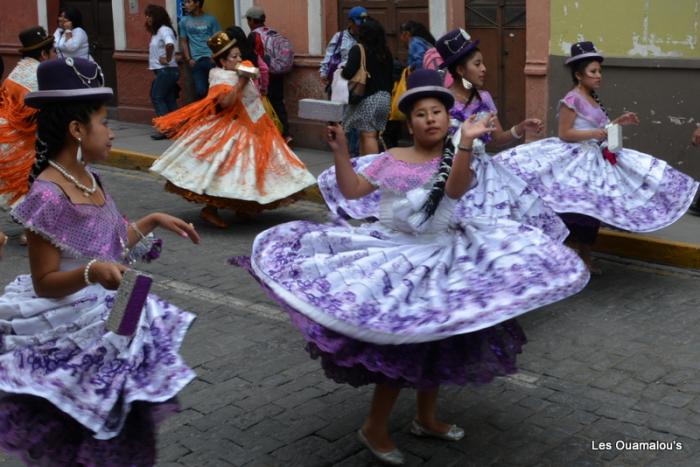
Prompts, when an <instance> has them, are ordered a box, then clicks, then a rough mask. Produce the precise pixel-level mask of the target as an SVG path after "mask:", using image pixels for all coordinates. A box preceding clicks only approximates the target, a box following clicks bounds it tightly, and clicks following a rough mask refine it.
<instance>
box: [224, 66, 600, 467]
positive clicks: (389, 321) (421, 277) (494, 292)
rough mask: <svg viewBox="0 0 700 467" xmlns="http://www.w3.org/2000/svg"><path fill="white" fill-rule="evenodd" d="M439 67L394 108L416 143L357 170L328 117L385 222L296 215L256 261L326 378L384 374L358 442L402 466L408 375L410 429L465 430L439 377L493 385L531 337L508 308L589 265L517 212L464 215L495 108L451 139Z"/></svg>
mask: <svg viewBox="0 0 700 467" xmlns="http://www.w3.org/2000/svg"><path fill="white" fill-rule="evenodd" d="M441 82H442V80H441V77H440V75H439V74H438V73H436V72H435V71H432V70H418V71H416V72H414V73H412V74H411V75H410V76H409V78H408V91H407V92H406V93H405V94H404V95H403V96H402V98H401V101H400V103H399V107H400V109H401V111H402V112H404V113H405V114H406V115H407V116H408V124H409V128H411V131H412V132H413V137H414V146H412V147H410V148H394V149H392V150H391V151H389V152H385V153H383V154H381V155H379V156H378V157H376V158H375V159H374V161H373V162H372V163H371V164H369V166H367V167H366V168H365V169H364V170H362V171H361V174H357V173H355V171H354V169H353V167H352V164H351V161H350V156H349V154H348V148H347V142H346V140H345V137H344V132H343V130H342V128H340V127H339V126H330V127H328V143H329V145H330V146H331V148H332V150H333V152H334V155H335V166H336V174H337V182H338V186H339V188H340V190H341V191H342V193H343V195H344V196H345V197H346V198H358V197H362V196H366V195H368V194H369V193H372V192H374V191H378V192H379V193H380V208H379V222H376V223H371V224H364V225H361V226H359V227H352V226H349V225H316V224H312V223H309V222H301V221H299V222H290V223H287V224H282V225H279V226H277V227H274V228H272V229H269V230H267V231H264V232H262V233H261V234H260V235H258V237H257V238H256V239H255V243H254V246H253V252H252V257H251V258H250V263H246V259H244V258H240V257H239V258H233V259H232V262H233V263H234V264H238V265H244V266H248V267H250V268H251V272H252V274H253V275H254V276H255V277H257V279H258V280H259V281H260V283H261V284H262V286H263V287H264V288H265V289H266V290H267V291H268V293H269V294H270V295H271V296H272V297H273V298H274V299H276V300H277V301H278V302H279V303H280V304H281V305H282V306H283V307H284V308H285V309H286V310H287V311H288V312H289V314H290V317H291V319H292V322H293V324H294V325H295V326H296V327H297V328H299V330H300V331H301V332H302V334H303V336H304V338H305V339H306V340H307V342H308V346H307V349H308V350H309V352H310V354H311V356H312V357H314V358H320V359H321V362H322V366H323V368H324V370H325V371H326V374H327V376H328V377H330V378H332V379H333V380H334V381H336V382H341V383H348V384H351V385H353V386H360V385H364V384H376V388H375V392H374V398H373V401H372V405H371V408H370V413H369V415H368V417H367V419H366V421H365V423H364V425H363V426H362V428H361V429H360V430H359V431H358V437H359V439H360V441H361V442H362V443H363V444H364V445H365V446H366V447H367V448H368V449H369V450H370V451H371V452H372V453H373V454H374V455H375V456H376V457H377V458H379V459H380V460H382V461H384V462H387V463H390V464H394V465H399V464H401V463H402V462H403V457H402V455H401V453H400V451H399V450H398V449H397V448H396V446H395V445H394V443H393V441H392V440H391V437H390V435H389V425H388V422H389V415H390V414H391V411H392V407H393V406H394V403H395V401H396V399H397V397H398V395H399V391H400V389H401V388H402V387H411V388H415V389H417V390H418V395H417V414H416V418H415V419H414V421H413V423H412V426H411V432H412V433H414V434H415V435H417V436H431V437H435V438H439V439H444V440H458V439H460V438H461V437H462V436H463V435H464V431H463V430H462V429H461V428H459V427H457V426H456V425H452V424H449V423H445V422H443V421H441V420H439V419H438V417H437V413H436V410H437V408H436V402H437V395H438V389H439V387H440V386H441V385H443V384H466V383H486V382H488V381H490V380H491V379H493V378H494V377H495V376H498V375H504V374H508V373H512V372H514V371H516V366H515V358H516V354H517V353H519V352H520V351H521V346H522V345H523V344H524V343H525V336H524V334H523V332H522V330H521V328H520V327H519V326H518V324H517V323H516V322H515V321H514V320H513V319H512V318H514V317H516V316H518V315H520V314H523V313H525V312H527V311H529V310H532V309H535V308H538V307H540V306H543V305H546V304H548V303H552V302H554V301H557V300H560V299H563V298H565V297H567V296H569V295H572V294H574V293H576V292H578V291H579V290H580V289H581V288H582V287H583V286H584V285H585V284H586V282H587V280H588V273H587V271H586V268H585V266H584V264H583V263H582V262H581V261H580V259H579V258H578V257H577V256H576V255H575V254H574V253H573V252H572V251H571V250H569V249H568V248H566V247H564V246H563V245H562V244H561V243H559V242H556V241H554V240H552V239H551V238H549V237H548V236H546V235H545V234H544V233H542V231H540V230H539V229H535V228H532V227H529V226H526V225H523V224H520V223H517V222H514V221H510V220H506V219H501V220H493V219H483V218H481V219H480V218H460V220H459V221H454V220H453V216H452V211H453V210H454V209H455V206H456V205H457V202H458V200H459V199H460V198H461V197H463V196H464V194H465V193H467V192H468V191H469V190H471V189H474V187H475V186H478V185H479V183H481V180H479V179H478V177H475V172H473V171H471V170H470V169H469V166H470V164H471V152H472V145H473V144H474V141H475V138H476V137H479V136H481V135H484V134H488V132H489V131H491V129H492V128H493V126H492V125H493V123H494V119H493V117H492V116H489V117H487V118H485V119H482V120H480V121H479V122H475V121H474V119H470V120H468V121H466V122H465V123H464V124H462V126H461V132H457V135H458V136H457V141H458V144H457V145H453V144H452V141H451V139H449V138H448V139H447V140H446V136H447V132H448V128H449V115H448V113H447V110H448V109H449V108H450V107H451V106H452V104H453V102H454V98H453V97H452V94H450V92H449V91H448V90H447V89H445V88H443V87H441Z"/></svg>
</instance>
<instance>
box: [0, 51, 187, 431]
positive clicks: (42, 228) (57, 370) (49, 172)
mask: <svg viewBox="0 0 700 467" xmlns="http://www.w3.org/2000/svg"><path fill="white" fill-rule="evenodd" d="M37 80H38V84H39V91H36V92H32V93H29V94H27V96H26V98H25V102H26V103H27V105H30V106H33V107H37V108H39V112H38V114H37V151H36V153H37V156H36V163H35V165H34V168H33V169H32V174H31V179H30V180H31V188H30V190H29V192H28V193H27V195H26V196H25V198H24V199H23V200H22V201H20V202H19V203H18V204H17V205H15V206H14V208H13V210H12V213H11V214H12V217H13V218H14V220H15V221H16V222H18V223H20V224H22V225H23V226H24V227H25V229H26V232H27V237H28V241H29V245H28V250H29V266H30V270H31V275H21V276H18V277H17V278H16V279H15V280H14V281H13V282H12V283H10V284H9V285H8V286H7V287H6V288H5V293H4V295H2V296H0V391H2V392H7V393H14V394H27V395H34V396H37V397H41V398H44V399H46V400H48V401H49V402H51V403H52V404H53V405H55V406H56V407H57V408H58V409H60V410H61V411H63V412H65V413H66V414H68V415H70V416H71V417H73V418H74V419H75V420H76V421H78V422H79V423H80V424H82V425H83V426H85V427H86V428H87V429H88V430H90V431H92V432H93V433H94V436H95V437H96V438H98V439H109V438H112V437H114V436H116V435H117V434H118V433H119V432H120V430H121V428H122V425H123V423H124V421H125V420H126V418H127V416H128V414H129V411H130V408H131V405H132V403H134V402H136V401H144V402H162V401H165V400H167V399H170V398H172V397H173V396H175V395H176V394H177V393H178V392H179V391H180V390H181V389H182V388H183V387H184V386H185V385H186V384H187V383H188V382H189V381H190V380H191V379H192V378H193V377H194V372H193V371H192V370H191V369H190V368H189V367H188V366H187V365H186V364H185V363H184V362H183V361H182V358H181V357H180V355H179V354H178V351H179V348H180V344H181V343H182V340H183V338H184V336H185V332H186V331H187V328H188V326H189V325H190V323H191V322H192V320H193V319H194V316H193V315H192V314H190V313H187V312H184V311H181V310H179V309H178V308H176V307H175V306H173V305H171V304H169V303H167V302H165V301H163V300H161V299H158V298H157V297H154V296H149V297H148V299H147V301H146V303H145V305H144V309H143V312H142V316H141V320H140V322H139V325H138V328H137V330H136V333H135V335H134V336H133V339H131V338H129V337H125V336H120V335H117V334H114V333H112V332H108V331H106V329H105V323H106V320H107V317H108V316H109V313H110V310H111V309H112V307H113V305H114V299H115V292H114V291H113V290H114V289H116V288H117V287H118V286H119V284H120V282H121V278H122V273H123V272H124V271H125V270H126V269H127V266H126V263H127V262H128V261H130V260H132V259H136V258H137V257H139V256H141V255H142V254H143V255H145V257H147V258H152V257H153V256H154V255H155V253H156V251H155V250H154V249H153V248H152V247H157V246H158V244H155V245H154V244H153V241H152V240H150V237H146V236H147V235H148V234H149V233H150V232H151V231H152V230H154V229H155V228H156V227H162V228H165V229H168V230H171V231H173V232H175V233H177V234H179V235H181V236H183V237H185V238H190V239H191V240H192V241H193V242H195V243H198V242H199V236H198V235H197V233H196V232H195V230H194V228H193V227H192V226H191V225H189V224H187V223H185V222H184V221H182V220H180V219H177V218H174V217H172V216H169V215H167V214H162V213H155V214H150V215H148V216H146V217H143V218H142V219H139V220H137V221H136V222H132V223H129V222H128V221H126V220H125V219H124V217H123V216H122V215H121V214H120V213H119V211H118V210H117V208H116V206H115V205H114V201H112V198H111V197H110V196H109V195H108V194H107V192H106V191H105V190H104V187H103V185H102V183H101V181H100V179H99V178H98V176H97V175H96V174H95V173H94V172H92V171H91V170H90V168H89V167H88V166H87V165H85V164H86V163H92V162H97V161H99V160H104V159H106V157H107V155H108V152H109V148H110V146H111V142H112V139H113V136H114V135H113V134H112V131H111V130H110V129H109V128H108V127H107V124H106V121H107V120H106V119H107V109H106V107H105V102H106V101H108V100H109V99H110V98H111V97H112V90H111V89H110V88H105V87H103V84H104V78H103V76H102V72H101V70H100V68H99V66H98V65H97V64H96V63H94V62H91V61H88V60H84V59H79V58H66V59H58V60H49V61H46V62H43V63H42V64H41V65H39V68H38V70H37Z"/></svg>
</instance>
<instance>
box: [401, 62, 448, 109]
mask: <svg viewBox="0 0 700 467" xmlns="http://www.w3.org/2000/svg"><path fill="white" fill-rule="evenodd" d="M442 83H443V79H442V76H441V75H440V73H438V72H437V71H435V70H428V69H420V70H416V71H414V72H413V73H411V74H410V75H408V79H407V80H406V92H404V93H403V95H401V98H399V110H400V111H401V112H403V113H404V114H405V115H408V114H409V113H410V112H411V108H412V107H413V104H415V102H416V101H418V100H420V99H424V98H426V97H434V98H436V99H439V100H440V101H442V103H443V104H445V107H447V110H450V108H452V106H453V105H454V103H455V98H454V96H453V95H452V93H451V92H450V91H449V90H448V89H447V88H446V87H445V86H443V84H442Z"/></svg>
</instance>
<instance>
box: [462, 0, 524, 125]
mask: <svg viewBox="0 0 700 467" xmlns="http://www.w3.org/2000/svg"><path fill="white" fill-rule="evenodd" d="M525 18H526V16H525V0H467V4H466V14H465V21H466V26H465V29H466V30H467V32H468V33H469V34H470V35H471V36H472V38H473V39H479V40H480V41H481V42H480V44H479V49H480V50H481V53H482V54H483V56H484V63H485V65H486V68H487V73H486V83H484V87H485V88H486V89H487V90H488V91H489V92H490V93H491V95H492V96H493V99H494V101H495V103H496V106H497V107H498V113H499V118H500V120H501V124H502V125H503V127H504V128H510V127H511V126H512V125H515V124H517V123H519V122H521V121H522V120H523V119H524V118H525V73H524V70H525V50H526V44H525Z"/></svg>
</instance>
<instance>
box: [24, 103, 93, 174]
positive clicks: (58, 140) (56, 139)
mask: <svg viewBox="0 0 700 467" xmlns="http://www.w3.org/2000/svg"><path fill="white" fill-rule="evenodd" d="M103 105H104V103H103V102H99V101H84V102H61V103H52V104H45V105H44V106H43V107H42V108H41V109H40V110H39V112H37V114H36V145H35V149H36V156H35V158H36V160H35V161H34V166H33V167H32V171H31V173H30V174H29V184H30V185H31V184H32V183H34V180H36V178H37V177H38V176H39V174H41V172H43V171H44V169H46V167H48V165H49V160H50V159H53V158H54V157H56V155H57V154H58V153H59V152H61V150H62V149H63V148H64V147H65V145H66V142H67V141H68V138H69V135H68V125H69V124H70V122H72V121H78V122H80V123H82V124H85V125H89V124H90V116H91V115H92V114H93V113H94V112H96V111H98V110H99V109H100V108H101V107H102V106H103Z"/></svg>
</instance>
